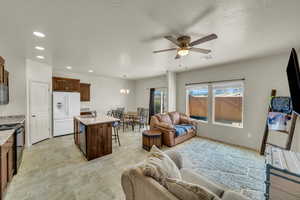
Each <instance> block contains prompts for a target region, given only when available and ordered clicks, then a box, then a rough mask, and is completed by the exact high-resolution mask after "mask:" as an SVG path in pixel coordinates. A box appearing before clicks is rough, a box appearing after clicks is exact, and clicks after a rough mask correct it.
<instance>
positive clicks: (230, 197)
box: [222, 190, 250, 200]
mask: <svg viewBox="0 0 300 200" xmlns="http://www.w3.org/2000/svg"><path fill="white" fill-rule="evenodd" d="M222 200H250V199H248V198H247V197H245V196H244V195H241V194H239V193H237V192H234V191H231V190H228V191H226V192H225V193H224V195H223V197H222Z"/></svg>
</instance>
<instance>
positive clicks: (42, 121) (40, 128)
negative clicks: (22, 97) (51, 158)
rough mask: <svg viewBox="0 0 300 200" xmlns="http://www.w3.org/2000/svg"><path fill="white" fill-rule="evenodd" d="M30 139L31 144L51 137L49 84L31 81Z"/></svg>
mask: <svg viewBox="0 0 300 200" xmlns="http://www.w3.org/2000/svg"><path fill="white" fill-rule="evenodd" d="M29 101H30V102H29V106H30V123H29V124H30V127H29V132H30V140H31V144H34V143H37V142H40V141H42V140H45V139H47V138H49V137H50V125H49V121H50V118H49V117H50V114H49V110H50V109H49V84H48V83H43V82H37V81H31V82H30V99H29Z"/></svg>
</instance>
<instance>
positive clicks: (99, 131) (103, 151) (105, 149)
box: [74, 115, 119, 160]
mask: <svg viewBox="0 0 300 200" xmlns="http://www.w3.org/2000/svg"><path fill="white" fill-rule="evenodd" d="M116 121H119V119H116V118H113V117H109V116H105V115H102V116H97V117H92V116H86V115H85V116H79V117H74V141H75V144H76V145H77V146H78V148H79V149H80V150H81V152H82V153H83V154H84V156H85V157H86V158H87V160H92V159H95V158H99V157H102V156H105V155H108V154H111V153H112V124H113V123H114V122H116Z"/></svg>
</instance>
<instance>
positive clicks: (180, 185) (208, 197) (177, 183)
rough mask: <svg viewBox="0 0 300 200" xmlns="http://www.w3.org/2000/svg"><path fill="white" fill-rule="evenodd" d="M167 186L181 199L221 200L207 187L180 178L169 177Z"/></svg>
mask: <svg viewBox="0 0 300 200" xmlns="http://www.w3.org/2000/svg"><path fill="white" fill-rule="evenodd" d="M166 188H167V189H168V190H169V192H171V193H172V194H173V195H175V196H176V197H177V198H178V199H181V200H220V198H219V197H218V196H217V195H215V194H214V193H212V192H210V191H209V190H208V189H206V188H205V187H203V186H200V185H196V184H193V183H188V182H185V181H182V180H178V179H170V178H167V179H166Z"/></svg>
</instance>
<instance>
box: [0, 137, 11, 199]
mask: <svg viewBox="0 0 300 200" xmlns="http://www.w3.org/2000/svg"><path fill="white" fill-rule="evenodd" d="M13 143H14V140H13V136H11V137H10V138H9V139H8V140H7V141H6V143H4V144H3V145H1V146H0V156H1V157H0V177H1V179H0V185H1V186H0V189H1V195H0V199H3V194H4V193H5V191H6V188H7V186H8V184H9V183H10V181H11V180H12V177H13V174H14V167H13V163H14V162H13V159H14V157H13Z"/></svg>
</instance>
